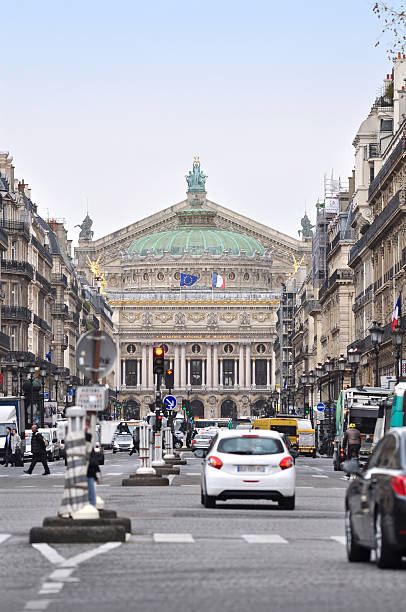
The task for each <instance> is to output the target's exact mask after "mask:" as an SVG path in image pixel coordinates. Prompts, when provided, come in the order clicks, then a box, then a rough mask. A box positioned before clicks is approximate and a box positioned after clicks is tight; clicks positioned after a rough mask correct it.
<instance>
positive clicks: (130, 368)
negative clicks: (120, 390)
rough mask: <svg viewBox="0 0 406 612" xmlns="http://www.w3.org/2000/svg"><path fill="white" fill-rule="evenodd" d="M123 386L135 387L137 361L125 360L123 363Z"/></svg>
mask: <svg viewBox="0 0 406 612" xmlns="http://www.w3.org/2000/svg"><path fill="white" fill-rule="evenodd" d="M125 384H126V386H127V387H135V386H136V385H137V360H136V359H127V360H126V362H125Z"/></svg>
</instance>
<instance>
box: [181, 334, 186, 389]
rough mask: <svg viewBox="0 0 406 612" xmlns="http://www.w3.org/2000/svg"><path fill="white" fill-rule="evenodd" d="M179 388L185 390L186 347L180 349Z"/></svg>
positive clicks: (182, 346)
mask: <svg viewBox="0 0 406 612" xmlns="http://www.w3.org/2000/svg"><path fill="white" fill-rule="evenodd" d="M180 349H181V350H180V386H181V387H182V389H185V388H186V345H185V344H182V345H181V347H180Z"/></svg>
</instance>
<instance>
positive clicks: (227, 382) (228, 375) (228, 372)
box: [223, 359, 234, 387]
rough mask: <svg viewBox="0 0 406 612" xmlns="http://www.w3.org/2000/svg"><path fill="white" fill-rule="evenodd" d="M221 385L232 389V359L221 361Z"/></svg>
mask: <svg viewBox="0 0 406 612" xmlns="http://www.w3.org/2000/svg"><path fill="white" fill-rule="evenodd" d="M223 385H224V386H225V387H234V359H223Z"/></svg>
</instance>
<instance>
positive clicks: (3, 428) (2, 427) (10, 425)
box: [0, 423, 16, 436]
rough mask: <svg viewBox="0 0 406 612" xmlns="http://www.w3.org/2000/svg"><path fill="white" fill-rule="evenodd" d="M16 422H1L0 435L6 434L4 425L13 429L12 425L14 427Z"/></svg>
mask: <svg viewBox="0 0 406 612" xmlns="http://www.w3.org/2000/svg"><path fill="white" fill-rule="evenodd" d="M15 426H16V424H15V423H2V424H1V425H0V436H6V435H7V432H6V427H10V429H13V427H15Z"/></svg>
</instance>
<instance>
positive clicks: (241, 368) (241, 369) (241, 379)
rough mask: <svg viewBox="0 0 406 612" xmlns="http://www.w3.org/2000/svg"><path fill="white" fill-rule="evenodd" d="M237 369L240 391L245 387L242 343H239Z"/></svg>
mask: <svg viewBox="0 0 406 612" xmlns="http://www.w3.org/2000/svg"><path fill="white" fill-rule="evenodd" d="M238 368H239V372H238V374H239V376H238V379H239V381H238V384H239V386H240V389H242V388H243V387H244V386H245V385H244V345H243V344H242V343H240V359H239V362H238Z"/></svg>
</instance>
